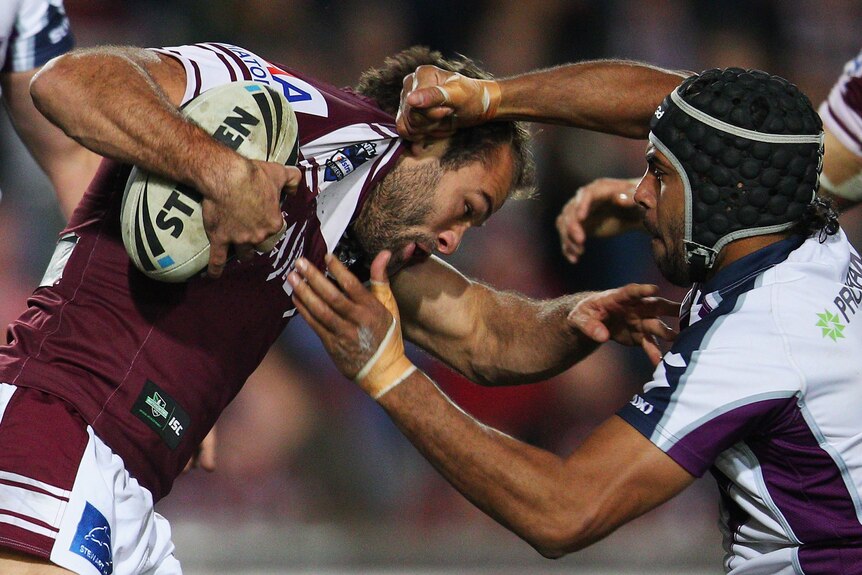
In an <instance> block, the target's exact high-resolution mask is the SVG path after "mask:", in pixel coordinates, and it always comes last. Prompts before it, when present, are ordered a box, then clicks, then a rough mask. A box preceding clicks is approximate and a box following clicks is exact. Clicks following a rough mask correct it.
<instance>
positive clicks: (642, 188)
mask: <svg viewBox="0 0 862 575" xmlns="http://www.w3.org/2000/svg"><path fill="white" fill-rule="evenodd" d="M650 180H653V181H650ZM656 184H658V181H656V180H655V178H654V177H651V176H650V174H649V173H646V174H644V176H643V177H642V178H641V181H640V182H638V185H637V187H636V188H635V195H634V200H635V203H637V204H638V205H639V206H640V207H642V208H644V209H649V208H654V207H655V197H656V196H655V185H656Z"/></svg>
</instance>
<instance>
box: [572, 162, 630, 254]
mask: <svg viewBox="0 0 862 575" xmlns="http://www.w3.org/2000/svg"><path fill="white" fill-rule="evenodd" d="M636 186H637V180H618V179H612V178H600V179H598V180H595V181H593V182H590V183H589V184H587V185H586V186H583V187H582V188H579V189H578V191H577V192H576V193H575V195H574V196H573V197H572V199H570V200H569V201H568V202H567V203H566V205H565V206H564V207H563V209H562V211H561V212H560V215H559V216H557V231H558V232H559V233H560V244H561V247H562V250H563V255H564V256H565V258H566V259H567V260H568V261H569V262H571V263H573V264H574V263H577V262H578V260H579V259H580V257H581V256H582V255H584V251H585V244H586V241H587V238H588V237H597V238H606V237H610V236H615V235H618V234H621V233H623V232H627V231H629V230H632V229H637V228H639V227H640V225H641V223H640V221H641V213H640V210H639V209H638V206H637V204H636V203H635V200H634V193H635V187H636Z"/></svg>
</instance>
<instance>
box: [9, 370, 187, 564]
mask: <svg viewBox="0 0 862 575" xmlns="http://www.w3.org/2000/svg"><path fill="white" fill-rule="evenodd" d="M0 546H3V547H8V548H10V549H14V550H16V551H19V552H23V553H27V554H30V555H34V556H37V557H41V558H43V559H50V561H51V562H52V563H55V564H56V565H59V566H60V567H63V568H65V569H68V570H70V571H72V572H73V573H77V574H78V575H181V574H182V569H181V568H180V564H179V561H177V559H176V558H175V557H174V555H173V553H174V544H173V542H172V541H171V529H170V525H169V524H168V522H167V520H166V519H165V518H164V517H162V516H161V515H159V514H158V513H156V512H155V511H154V510H153V498H152V495H151V494H150V492H149V491H148V490H147V489H145V488H144V487H142V486H140V485H139V484H138V482H137V481H136V480H135V479H134V478H132V477H130V476H129V473H128V472H127V471H126V469H125V466H124V465H123V460H122V459H120V457H119V456H118V455H116V454H114V453H113V452H112V451H111V449H110V448H109V447H108V446H107V445H105V444H104V443H103V442H102V440H101V439H99V438H98V437H96V435H95V434H94V433H93V430H92V428H91V427H90V426H88V425H87V424H86V423H85V422H84V421H83V419H81V417H80V416H79V415H78V414H77V413H76V412H75V411H74V410H73V409H72V408H71V406H70V405H69V404H67V403H66V402H64V401H63V400H61V399H58V398H56V397H54V396H52V395H49V394H46V393H43V392H41V391H39V390H36V389H32V388H23V387H16V386H14V385H9V384H5V383H2V384H0Z"/></svg>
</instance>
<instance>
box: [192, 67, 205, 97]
mask: <svg viewBox="0 0 862 575" xmlns="http://www.w3.org/2000/svg"><path fill="white" fill-rule="evenodd" d="M190 62H191V64H192V70H194V73H195V92H194V94H192V99H194V98H197V97H198V96H200V95H201V88H202V87H203V80H201V68H200V66H198V63H197V62H195V61H194V60H190Z"/></svg>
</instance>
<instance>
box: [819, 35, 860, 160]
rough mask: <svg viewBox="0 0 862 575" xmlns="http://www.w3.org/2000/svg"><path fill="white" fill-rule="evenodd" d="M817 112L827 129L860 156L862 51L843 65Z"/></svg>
mask: <svg viewBox="0 0 862 575" xmlns="http://www.w3.org/2000/svg"><path fill="white" fill-rule="evenodd" d="M818 112H820V117H821V118H823V123H824V124H825V125H826V127H827V128H829V131H831V132H832V133H833V134H835V137H836V138H838V139H839V140H840V141H841V143H842V144H844V146H845V147H846V148H847V149H848V150H850V151H851V152H853V153H854V154H856V155H857V156H862V52H860V53H859V55H858V56H856V58H855V59H853V60H850V61H849V62H847V64H846V65H845V66H844V73H843V74H841V77H840V78H839V79H838V82H836V84H835V85H834V86H833V87H832V90H831V91H830V92H829V97H828V98H827V99H826V101H825V102H823V103H822V104H821V105H820V109H819V110H818Z"/></svg>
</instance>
